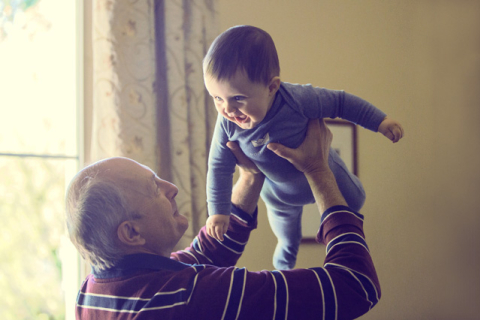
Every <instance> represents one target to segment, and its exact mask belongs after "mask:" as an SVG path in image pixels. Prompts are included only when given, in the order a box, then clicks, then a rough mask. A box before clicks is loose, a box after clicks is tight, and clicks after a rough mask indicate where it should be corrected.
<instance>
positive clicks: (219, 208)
mask: <svg viewBox="0 0 480 320" xmlns="http://www.w3.org/2000/svg"><path fill="white" fill-rule="evenodd" d="M226 125H227V123H226V121H224V118H223V116H221V115H218V117H217V122H216V124H215V130H214V133H213V139H212V142H211V145H210V152H209V155H208V171H207V209H208V215H210V216H211V215H215V214H224V215H229V214H230V206H231V203H230V200H231V197H232V185H233V173H234V172H235V165H236V159H235V156H234V155H233V153H232V152H231V151H230V149H228V147H227V142H228V141H229V138H228V136H227V133H226Z"/></svg>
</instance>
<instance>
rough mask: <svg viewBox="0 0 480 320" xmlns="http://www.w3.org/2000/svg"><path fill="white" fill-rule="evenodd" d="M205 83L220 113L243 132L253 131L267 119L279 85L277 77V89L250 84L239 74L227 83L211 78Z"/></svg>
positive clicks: (260, 84)
mask: <svg viewBox="0 0 480 320" xmlns="http://www.w3.org/2000/svg"><path fill="white" fill-rule="evenodd" d="M204 80H205V86H206V87H207V90H208V92H209V94H210V95H211V96H212V97H213V101H214V102H215V107H216V108H217V111H218V112H219V113H220V114H221V115H222V116H224V117H225V118H226V119H228V120H230V121H232V122H234V123H235V124H236V125H238V126H239V127H240V128H242V129H252V128H254V127H255V126H257V125H258V124H259V123H260V122H261V121H262V120H263V119H264V118H265V115H266V114H267V112H268V110H269V109H270V107H271V105H272V103H273V99H274V97H275V93H276V92H277V90H278V86H279V84H280V79H278V77H277V80H278V81H276V82H275V83H277V82H278V86H275V85H273V86H272V85H269V86H266V85H264V84H263V83H256V82H251V81H250V80H249V79H248V76H247V74H246V73H245V72H243V71H240V70H239V71H237V73H235V75H234V76H233V77H232V78H231V79H228V80H222V81H218V80H217V79H215V78H214V77H212V76H210V75H209V74H205V77H204Z"/></svg>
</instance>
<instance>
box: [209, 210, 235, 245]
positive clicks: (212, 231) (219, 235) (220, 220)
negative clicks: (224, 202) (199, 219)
mask: <svg viewBox="0 0 480 320" xmlns="http://www.w3.org/2000/svg"><path fill="white" fill-rule="evenodd" d="M229 224H230V216H226V215H223V214H216V215H213V216H210V217H208V219H207V233H208V235H209V236H210V237H212V238H215V239H217V240H220V241H223V235H224V234H225V233H227V230H228V225H229Z"/></svg>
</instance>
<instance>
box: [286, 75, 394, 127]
mask: <svg viewBox="0 0 480 320" xmlns="http://www.w3.org/2000/svg"><path fill="white" fill-rule="evenodd" d="M282 90H283V91H282V92H284V93H285V96H286V99H287V101H289V103H291V104H293V105H297V106H298V107H299V108H300V110H302V112H303V113H304V114H305V116H306V117H307V118H309V119H316V118H332V119H335V118H341V119H344V120H347V121H350V122H353V123H355V124H358V125H361V126H362V127H364V128H366V129H369V130H371V131H374V132H377V131H378V126H379V125H380V123H381V122H382V121H383V119H385V117H386V114H385V113H384V112H383V111H381V110H380V109H378V108H377V107H375V106H374V105H373V104H371V103H370V102H368V101H366V100H363V99H362V98H359V97H357V96H355V95H353V94H350V93H347V92H345V91H341V90H330V89H325V88H319V87H313V86H311V85H298V84H289V83H283V87H282Z"/></svg>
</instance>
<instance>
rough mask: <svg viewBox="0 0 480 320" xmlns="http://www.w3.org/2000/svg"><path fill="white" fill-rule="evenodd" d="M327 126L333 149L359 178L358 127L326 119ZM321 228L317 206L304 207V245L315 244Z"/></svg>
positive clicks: (314, 204)
mask: <svg viewBox="0 0 480 320" xmlns="http://www.w3.org/2000/svg"><path fill="white" fill-rule="evenodd" d="M325 122H326V123H327V126H328V127H329V128H330V131H332V134H333V141H332V148H333V149H334V150H335V151H337V153H338V154H339V156H340V158H342V160H343V161H344V162H345V164H346V165H347V168H348V170H350V172H353V174H355V175H357V176H358V156H357V148H358V143H357V126H356V125H355V124H353V123H351V122H348V121H344V120H331V119H325ZM319 226H320V213H319V212H318V208H317V204H316V203H313V204H309V205H306V206H304V207H303V214H302V243H309V242H315V236H316V235H317V231H318V228H319Z"/></svg>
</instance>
